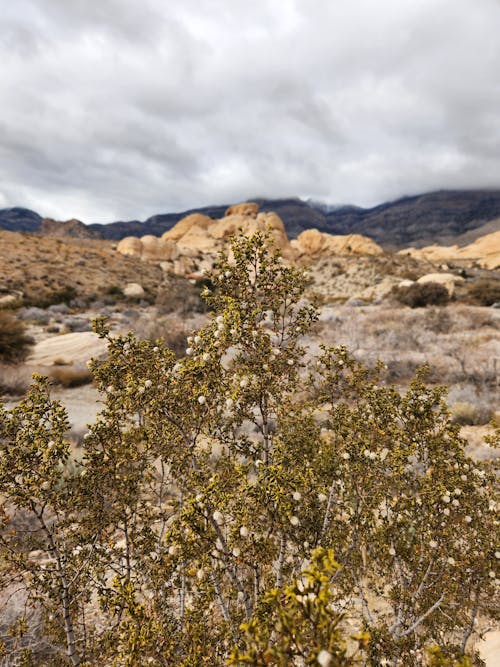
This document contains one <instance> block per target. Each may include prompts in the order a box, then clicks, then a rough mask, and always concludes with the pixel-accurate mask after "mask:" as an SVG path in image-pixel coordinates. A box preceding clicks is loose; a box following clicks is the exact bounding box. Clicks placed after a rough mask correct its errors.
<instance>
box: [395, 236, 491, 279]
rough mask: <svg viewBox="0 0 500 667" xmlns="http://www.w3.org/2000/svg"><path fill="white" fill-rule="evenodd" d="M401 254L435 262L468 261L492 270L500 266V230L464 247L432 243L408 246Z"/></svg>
mask: <svg viewBox="0 0 500 667" xmlns="http://www.w3.org/2000/svg"><path fill="white" fill-rule="evenodd" d="M399 254H402V255H410V256H411V257H414V258H415V259H418V260H427V261H430V262H433V263H435V264H441V263H442V262H453V261H466V262H470V263H474V264H477V265H478V266H481V267H482V268H484V269H489V270H490V271H492V270H494V269H498V268H499V267H500V231H498V232H493V233H492V234H487V235H486V236H481V237H480V238H478V239H476V240H475V241H474V242H473V243H470V244H469V245H466V246H463V247H460V246H457V245H452V246H440V245H430V246H426V247H425V248H406V249H405V250H400V251H399Z"/></svg>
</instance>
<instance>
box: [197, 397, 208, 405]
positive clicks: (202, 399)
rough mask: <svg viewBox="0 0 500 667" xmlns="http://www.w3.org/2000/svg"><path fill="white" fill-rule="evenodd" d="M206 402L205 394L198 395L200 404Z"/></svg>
mask: <svg viewBox="0 0 500 667" xmlns="http://www.w3.org/2000/svg"><path fill="white" fill-rule="evenodd" d="M206 402H207V399H206V398H205V396H203V394H202V395H201V396H198V403H199V404H200V405H205V403H206Z"/></svg>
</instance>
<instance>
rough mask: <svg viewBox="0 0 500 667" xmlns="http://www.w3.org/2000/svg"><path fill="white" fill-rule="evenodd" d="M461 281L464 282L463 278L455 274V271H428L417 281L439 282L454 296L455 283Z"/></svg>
mask: <svg viewBox="0 0 500 667" xmlns="http://www.w3.org/2000/svg"><path fill="white" fill-rule="evenodd" d="M461 281H462V282H463V278H461V277H460V276H455V275H454V274H453V273H427V274H426V275H425V276H421V277H420V278H419V279H418V280H417V283H438V285H443V287H446V289H447V290H448V294H449V295H450V296H453V293H454V292H455V283H457V282H461Z"/></svg>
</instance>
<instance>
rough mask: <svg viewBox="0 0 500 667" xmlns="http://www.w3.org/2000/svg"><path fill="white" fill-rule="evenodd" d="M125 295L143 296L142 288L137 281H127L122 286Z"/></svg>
mask: <svg viewBox="0 0 500 667" xmlns="http://www.w3.org/2000/svg"><path fill="white" fill-rule="evenodd" d="M123 293H124V294H125V296H133V297H140V296H144V288H143V286H142V285H139V283H127V284H126V285H125V287H124V288H123Z"/></svg>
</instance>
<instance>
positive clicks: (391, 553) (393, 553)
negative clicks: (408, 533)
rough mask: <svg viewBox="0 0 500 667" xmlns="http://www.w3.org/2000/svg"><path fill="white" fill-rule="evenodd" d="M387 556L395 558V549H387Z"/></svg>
mask: <svg viewBox="0 0 500 667" xmlns="http://www.w3.org/2000/svg"><path fill="white" fill-rule="evenodd" d="M389 555H390V556H395V555H396V549H395V548H394V547H391V548H390V549H389Z"/></svg>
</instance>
